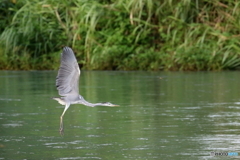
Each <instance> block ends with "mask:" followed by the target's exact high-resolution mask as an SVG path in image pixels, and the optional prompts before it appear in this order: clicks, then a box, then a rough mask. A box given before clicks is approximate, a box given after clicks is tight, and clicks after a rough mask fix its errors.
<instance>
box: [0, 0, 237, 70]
mask: <svg viewBox="0 0 240 160" xmlns="http://www.w3.org/2000/svg"><path fill="white" fill-rule="evenodd" d="M2 1H3V2H2V4H1V5H0V22H1V26H0V56H1V58H0V69H17V70H29V69H56V68H57V67H58V65H59V64H58V63H59V53H60V52H61V49H62V47H63V46H70V47H72V48H73V49H74V51H75V52H76V55H77V59H78V60H79V64H80V65H81V66H83V68H84V69H90V70H98V69H101V70H176V71H177V70H192V71H199V70H226V69H236V68H239V66H240V52H239V51H240V44H239V42H240V41H239V40H240V2H238V1H235V0H212V1H210V0H203V1H199V0H194V1H190V0H182V1H164V0H159V1H156V0H115V1H113V0H73V1H69V0H61V1H54V0H42V1H40V0H31V1H30V0H12V1H9V0H2ZM5 17H7V18H5Z"/></svg>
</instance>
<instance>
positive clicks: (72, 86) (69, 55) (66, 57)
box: [53, 47, 118, 132]
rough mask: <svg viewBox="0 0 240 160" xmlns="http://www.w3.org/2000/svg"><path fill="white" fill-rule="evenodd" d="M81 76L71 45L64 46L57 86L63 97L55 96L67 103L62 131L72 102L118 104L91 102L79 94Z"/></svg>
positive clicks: (64, 103)
mask: <svg viewBox="0 0 240 160" xmlns="http://www.w3.org/2000/svg"><path fill="white" fill-rule="evenodd" d="M79 77H80V69H79V66H78V63H77V60H76V57H75V55H74V53H73V51H72V49H71V48H69V47H64V48H63V52H62V54H61V64H60V68H59V70H58V75H57V78H56V87H57V90H58V94H59V95H60V96H62V97H60V98H53V99H54V100H56V101H58V103H60V104H61V105H65V108H64V111H63V113H62V115H61V117H60V132H62V131H63V116H64V114H65V112H66V111H67V109H68V108H69V106H70V105H71V104H83V105H85V106H89V107H96V106H108V107H114V106H118V105H115V104H112V103H110V102H105V103H90V102H88V101H86V100H85V99H84V98H83V97H82V96H81V95H79V87H78V85H79Z"/></svg>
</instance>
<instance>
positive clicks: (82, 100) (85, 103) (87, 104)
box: [79, 97, 102, 107]
mask: <svg viewBox="0 0 240 160" xmlns="http://www.w3.org/2000/svg"><path fill="white" fill-rule="evenodd" d="M79 103H80V104H83V105H85V106H89V107H96V106H101V104H102V103H90V102H88V101H86V100H85V99H84V98H83V97H82V99H81V100H80V102H79Z"/></svg>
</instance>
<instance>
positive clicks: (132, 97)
mask: <svg viewBox="0 0 240 160" xmlns="http://www.w3.org/2000/svg"><path fill="white" fill-rule="evenodd" d="M56 75H57V72H56V71H0V159H60V160H64V159H104V160H105V159H109V160H112V159H120V160H121V159H218V158H219V157H217V156H213V155H211V152H216V153H228V152H237V153H239V154H240V140H239V139H238V137H239V138H240V135H239V133H240V119H239V117H240V72H238V71H231V72H230V71H228V72H143V71H130V72H124V71H82V73H81V77H80V84H79V87H80V94H81V95H82V96H83V97H84V98H85V99H86V100H88V101H90V102H107V101H109V102H112V103H114V104H118V105H120V107H103V106H99V107H86V106H83V105H71V107H70V108H69V109H68V110H67V112H66V114H65V116H64V130H65V132H64V135H60V134H59V117H60V115H61V114H62V112H63V109H64V106H61V105H60V104H58V103H57V102H56V101H54V100H52V99H51V97H58V92H57V90H56V88H55V77H56ZM225 158H226V157H225ZM225 158H224V159H225ZM228 158H229V157H228ZM232 158H239V157H238V156H233V157H232Z"/></svg>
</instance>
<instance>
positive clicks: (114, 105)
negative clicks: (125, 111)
mask: <svg viewBox="0 0 240 160" xmlns="http://www.w3.org/2000/svg"><path fill="white" fill-rule="evenodd" d="M118 106H120V105H116V104H113V105H112V107H118Z"/></svg>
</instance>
